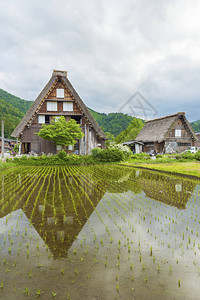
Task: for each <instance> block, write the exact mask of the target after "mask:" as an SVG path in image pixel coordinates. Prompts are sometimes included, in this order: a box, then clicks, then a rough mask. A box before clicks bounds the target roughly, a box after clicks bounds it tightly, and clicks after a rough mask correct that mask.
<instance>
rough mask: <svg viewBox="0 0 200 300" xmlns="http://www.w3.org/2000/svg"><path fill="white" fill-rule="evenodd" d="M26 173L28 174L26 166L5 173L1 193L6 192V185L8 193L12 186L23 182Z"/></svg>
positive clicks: (0, 182) (0, 187)
mask: <svg viewBox="0 0 200 300" xmlns="http://www.w3.org/2000/svg"><path fill="white" fill-rule="evenodd" d="M26 174H27V169H26V168H18V169H17V173H16V172H12V173H11V172H9V174H7V175H3V176H2V178H1V181H0V193H2V192H5V187H6V191H7V193H8V192H9V190H10V187H11V188H13V187H16V183H17V184H21V181H22V180H23V178H25V177H26ZM13 183H15V185H13ZM7 193H6V194H7Z"/></svg>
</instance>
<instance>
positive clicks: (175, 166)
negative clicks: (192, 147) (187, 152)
mask: <svg viewBox="0 0 200 300" xmlns="http://www.w3.org/2000/svg"><path fill="white" fill-rule="evenodd" d="M126 165H133V164H132V163H130V162H129V163H128V162H126ZM137 166H138V167H143V168H147V169H151V170H158V171H165V172H170V173H175V174H184V175H190V176H195V177H199V178H200V163H199V162H193V161H192V162H191V161H189V162H180V161H178V162H177V161H173V163H163V162H162V163H158V162H157V163H150V162H149V163H144V162H142V163H139V162H137Z"/></svg>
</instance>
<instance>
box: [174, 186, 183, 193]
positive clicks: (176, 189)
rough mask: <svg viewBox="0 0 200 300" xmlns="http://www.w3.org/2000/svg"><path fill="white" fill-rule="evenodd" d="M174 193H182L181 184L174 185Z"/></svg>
mask: <svg viewBox="0 0 200 300" xmlns="http://www.w3.org/2000/svg"><path fill="white" fill-rule="evenodd" d="M175 191H176V192H182V185H181V184H176V185H175Z"/></svg>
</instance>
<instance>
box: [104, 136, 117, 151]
mask: <svg viewBox="0 0 200 300" xmlns="http://www.w3.org/2000/svg"><path fill="white" fill-rule="evenodd" d="M105 135H106V138H107V140H106V141H105V146H106V148H108V147H109V146H110V143H111V142H114V140H115V136H114V135H113V134H112V133H110V132H105Z"/></svg>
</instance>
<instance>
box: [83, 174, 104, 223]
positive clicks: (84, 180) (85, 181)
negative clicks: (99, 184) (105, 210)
mask: <svg viewBox="0 0 200 300" xmlns="http://www.w3.org/2000/svg"><path fill="white" fill-rule="evenodd" d="M77 172H78V173H79V174H80V177H81V172H80V171H79V170H78V169H77ZM80 177H77V180H78V181H79V183H80V189H81V190H82V191H83V193H84V195H85V196H86V198H87V200H88V201H89V203H90V204H91V206H92V207H93V209H94V210H95V212H96V214H97V216H98V218H99V220H100V221H101V223H102V224H103V219H102V218H101V216H100V214H99V212H98V210H97V209H96V207H95V206H94V204H93V202H92V200H91V199H90V197H89V196H88V194H87V192H86V191H85V190H84V189H83V187H82V183H83V182H84V183H85V185H88V181H87V180H86V179H85V178H84V177H82V178H81V179H80Z"/></svg>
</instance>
